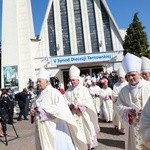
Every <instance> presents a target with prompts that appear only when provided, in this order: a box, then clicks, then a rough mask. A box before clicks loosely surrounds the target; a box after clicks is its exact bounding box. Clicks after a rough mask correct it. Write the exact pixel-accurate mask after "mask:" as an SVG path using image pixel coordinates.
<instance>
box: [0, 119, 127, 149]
mask: <svg viewBox="0 0 150 150" xmlns="http://www.w3.org/2000/svg"><path fill="white" fill-rule="evenodd" d="M14 121H15V122H16V123H14V127H15V129H16V131H17V133H18V135H19V138H17V136H16V134H15V132H14V129H13V126H12V125H8V131H7V134H8V135H7V138H8V145H7V146H6V145H5V138H0V150H35V140H34V131H35V130H34V124H31V123H30V120H22V121H16V120H14ZM99 125H100V129H101V131H100V133H99V135H98V143H99V145H98V147H97V148H96V149H95V150H124V135H119V134H118V133H117V132H116V129H115V128H114V127H113V125H112V123H104V122H99ZM62 150H63V149H62Z"/></svg>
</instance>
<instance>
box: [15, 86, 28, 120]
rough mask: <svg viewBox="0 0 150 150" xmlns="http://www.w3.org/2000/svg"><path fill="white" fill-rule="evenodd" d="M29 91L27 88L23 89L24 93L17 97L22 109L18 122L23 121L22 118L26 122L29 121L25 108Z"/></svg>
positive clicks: (18, 94)
mask: <svg viewBox="0 0 150 150" xmlns="http://www.w3.org/2000/svg"><path fill="white" fill-rule="evenodd" d="M27 94H28V91H27V89H26V88H24V89H23V91H22V92H19V93H17V94H16V95H15V99H16V101H18V106H19V109H20V112H19V116H18V119H17V120H18V121H21V120H22V116H23V117H24V120H28V118H27V116H26V113H25V106H26V97H27Z"/></svg>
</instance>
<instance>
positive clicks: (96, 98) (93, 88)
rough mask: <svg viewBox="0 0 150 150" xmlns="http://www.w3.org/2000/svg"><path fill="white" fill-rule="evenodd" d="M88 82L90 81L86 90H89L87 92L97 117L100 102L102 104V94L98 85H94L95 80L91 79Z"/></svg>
mask: <svg viewBox="0 0 150 150" xmlns="http://www.w3.org/2000/svg"><path fill="white" fill-rule="evenodd" d="M88 81H91V83H90V86H89V87H88V89H89V92H90V94H91V96H92V98H93V102H94V105H95V109H96V112H97V114H98V115H99V113H100V107H101V105H102V102H103V100H102V97H103V95H104V93H103V91H102V89H101V88H100V87H99V86H98V85H96V78H92V79H91V80H88ZM87 84H88V83H87Z"/></svg>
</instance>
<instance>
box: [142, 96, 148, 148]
mask: <svg viewBox="0 0 150 150" xmlns="http://www.w3.org/2000/svg"><path fill="white" fill-rule="evenodd" d="M140 135H141V138H142V144H143V145H144V146H145V149H144V150H150V98H149V100H148V101H147V103H146V104H145V106H144V109H143V111H142V113H141V118H140Z"/></svg>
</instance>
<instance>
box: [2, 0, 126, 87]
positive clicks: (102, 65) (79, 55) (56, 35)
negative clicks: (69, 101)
mask: <svg viewBox="0 0 150 150" xmlns="http://www.w3.org/2000/svg"><path fill="white" fill-rule="evenodd" d="M8 10H9V11H8ZM37 17H38V16H37ZM122 33H125V32H123V31H122V30H120V29H119V28H118V26H117V24H116V23H115V20H114V18H113V16H112V14H111V12H110V10H109V8H108V6H107V3H106V1H105V0H93V1H92V0H49V3H48V6H47V10H46V14H45V18H44V21H43V24H42V28H41V32H40V35H39V37H35V34H34V25H33V19H32V7H31V1H30V0H21V1H17V0H11V1H10V0H5V1H3V14H2V70H1V72H2V75H1V78H2V83H1V86H2V87H9V86H11V87H13V88H14V89H15V90H22V89H23V88H24V87H26V86H27V82H28V80H29V78H31V79H32V80H34V81H35V80H36V75H37V72H38V71H39V69H40V67H41V66H45V67H46V68H47V69H48V70H49V71H50V72H51V75H52V76H57V77H58V78H59V80H60V83H62V85H63V86H64V85H65V84H66V82H67V78H68V70H69V68H70V66H71V65H76V66H77V67H79V68H80V70H81V74H82V73H84V74H86V73H88V74H90V75H92V74H93V73H95V74H96V73H98V72H101V71H104V72H105V71H107V72H111V71H113V70H117V69H118V67H119V66H120V62H121V61H122V58H123V46H122V43H123V37H124V34H122Z"/></svg>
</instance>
